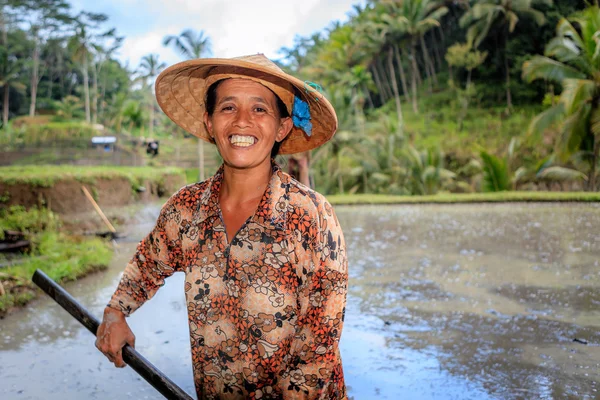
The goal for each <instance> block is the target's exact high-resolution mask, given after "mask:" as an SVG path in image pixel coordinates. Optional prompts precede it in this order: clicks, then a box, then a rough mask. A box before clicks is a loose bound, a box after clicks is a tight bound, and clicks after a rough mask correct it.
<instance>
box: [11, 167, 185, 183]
mask: <svg viewBox="0 0 600 400" xmlns="http://www.w3.org/2000/svg"><path fill="white" fill-rule="evenodd" d="M167 175H180V176H181V177H182V181H183V179H185V178H184V177H183V176H184V171H183V170H182V169H180V168H176V167H161V168H155V167H118V166H95V167H79V166H74V165H27V166H10V167H0V182H2V183H6V184H8V185H14V184H28V185H32V186H40V187H51V186H52V185H54V184H55V183H56V182H59V181H65V180H71V179H74V180H77V181H79V182H82V183H94V181H95V180H96V179H101V178H104V179H114V178H126V179H128V180H129V182H131V185H132V187H137V186H140V185H142V184H143V183H144V182H145V181H150V182H154V183H161V182H162V181H163V180H164V178H165V176H167Z"/></svg>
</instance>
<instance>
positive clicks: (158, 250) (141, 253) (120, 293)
mask: <svg viewBox="0 0 600 400" xmlns="http://www.w3.org/2000/svg"><path fill="white" fill-rule="evenodd" d="M175 196H177V195H174V196H173V197H171V198H170V199H169V200H168V201H167V202H166V203H165V205H163V207H162V209H161V212H160V215H159V217H158V220H157V221H156V225H155V227H154V229H152V231H151V232H150V233H149V234H148V235H147V236H146V237H145V238H144V239H143V240H142V241H141V242H140V243H139V244H138V246H137V249H136V252H135V254H134V255H133V257H132V258H131V260H130V261H129V263H128V264H127V266H126V267H125V271H124V272H123V276H122V278H121V281H120V282H119V285H118V286H117V289H116V291H115V293H114V294H113V296H112V298H111V299H110V301H109V303H108V306H109V307H111V308H113V309H115V310H118V311H121V312H123V314H125V316H129V315H130V314H131V313H133V312H134V311H135V310H137V309H138V308H139V307H140V306H141V305H142V304H144V303H145V302H146V301H147V300H149V299H150V298H152V296H154V294H155V293H156V291H157V290H158V289H159V288H160V287H161V286H162V285H164V283H165V279H166V278H168V277H169V276H171V275H173V273H174V272H176V271H179V270H180V268H181V265H182V249H181V240H180V239H179V235H178V233H179V222H180V220H181V214H180V211H179V209H178V207H177V205H176V201H175Z"/></svg>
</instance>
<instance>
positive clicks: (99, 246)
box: [0, 207, 112, 316]
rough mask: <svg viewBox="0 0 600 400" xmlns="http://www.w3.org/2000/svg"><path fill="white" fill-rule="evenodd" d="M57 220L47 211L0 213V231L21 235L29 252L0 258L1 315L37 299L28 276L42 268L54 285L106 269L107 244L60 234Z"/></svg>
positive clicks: (3, 211) (18, 209) (12, 208)
mask: <svg viewBox="0 0 600 400" xmlns="http://www.w3.org/2000/svg"><path fill="white" fill-rule="evenodd" d="M59 228H60V221H58V219H57V217H56V216H55V215H54V214H53V213H51V212H49V211H47V210H37V209H31V210H25V209H23V208H22V207H11V208H10V209H8V210H6V209H4V210H0V230H1V229H11V230H18V231H21V232H24V233H25V234H26V237H27V238H28V239H29V241H30V243H31V246H30V247H31V251H30V253H29V254H27V255H24V256H22V257H17V258H11V259H7V258H6V257H5V256H3V255H2V256H0V264H4V265H5V266H6V268H3V269H1V270H0V282H1V283H2V286H3V288H4V290H5V294H4V295H2V296H0V316H2V315H3V314H5V313H6V312H7V310H8V309H10V308H11V307H14V306H22V305H24V304H26V303H27V302H28V301H30V300H31V299H33V298H34V297H35V296H36V293H37V291H36V289H35V286H34V285H33V283H32V282H31V276H32V275H33V273H34V272H35V270H36V269H42V270H43V271H44V272H45V273H46V274H47V275H48V276H50V277H51V278H52V279H54V280H55V281H57V282H59V283H60V282H65V281H69V280H74V279H77V278H79V277H81V276H84V275H86V274H88V273H90V272H92V271H96V270H100V269H105V268H107V266H108V263H109V262H110V259H111V258H112V250H111V249H110V247H109V245H108V244H107V243H106V242H104V241H103V240H101V239H98V238H95V237H94V238H86V237H80V236H72V235H67V234H65V233H61V232H59Z"/></svg>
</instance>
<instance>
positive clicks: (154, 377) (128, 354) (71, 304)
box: [32, 269, 192, 400]
mask: <svg viewBox="0 0 600 400" xmlns="http://www.w3.org/2000/svg"><path fill="white" fill-rule="evenodd" d="M32 281H33V282H34V283H35V284H36V285H38V286H39V287H40V288H41V289H42V290H43V291H44V292H46V294H47V295H48V296H50V297H52V298H53V299H54V301H56V302H57V303H58V304H59V305H60V306H61V307H62V308H64V309H65V310H66V311H67V312H69V314H71V315H72V316H73V317H75V319H76V320H77V321H79V322H81V324H82V325H83V326H85V327H86V328H87V329H88V330H89V331H90V332H92V333H93V334H94V336H96V331H97V330H98V326H100V322H99V321H98V320H97V319H96V318H95V317H94V316H93V315H92V314H90V313H89V312H88V311H87V310H86V309H85V308H84V307H83V306H82V305H81V304H79V303H78V302H77V300H75V299H74V298H73V297H72V296H71V295H70V294H69V293H68V292H67V291H66V290H64V289H63V288H62V287H61V286H59V285H58V284H57V283H56V282H54V281H53V280H52V279H50V278H49V277H48V276H47V275H46V274H45V273H44V272H43V271H41V270H39V269H38V270H36V271H35V273H34V274H33V277H32ZM123 360H124V361H125V362H126V363H127V364H128V365H129V366H130V367H131V368H132V369H133V370H134V371H135V372H137V373H138V374H140V376H141V377H142V378H144V379H145V380H146V381H148V383H149V384H151V385H152V386H153V387H154V388H155V389H156V390H158V391H159V392H160V393H161V394H162V395H163V396H165V397H166V398H167V399H173V400H192V397H190V395H188V394H187V393H186V392H184V391H183V389H181V388H180V387H179V386H177V385H176V384H175V383H174V382H173V381H171V380H170V379H169V378H168V377H167V376H165V375H164V374H163V373H162V372H160V371H159V370H158V369H157V368H156V367H155V366H154V365H152V363H150V361H148V360H146V359H145V358H144V357H142V355H141V354H140V353H138V352H137V351H136V350H135V349H134V348H133V347H131V346H129V345H128V344H126V345H125V346H124V347H123Z"/></svg>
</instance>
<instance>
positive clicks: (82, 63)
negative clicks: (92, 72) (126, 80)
mask: <svg viewBox="0 0 600 400" xmlns="http://www.w3.org/2000/svg"><path fill="white" fill-rule="evenodd" d="M107 19H108V17H107V16H106V15H104V14H96V13H89V12H81V13H80V14H79V16H78V17H77V19H76V26H75V32H74V34H73V36H72V37H71V38H70V39H69V42H68V48H69V50H70V52H71V55H72V58H73V60H74V61H75V62H76V63H77V64H79V67H80V70H81V74H82V75H83V93H84V102H85V120H86V122H88V123H89V122H91V111H90V110H91V106H90V104H91V102H90V79H89V66H90V61H91V58H92V55H93V51H94V41H95V40H97V39H98V38H99V37H103V36H105V35H106V33H102V34H97V33H95V32H94V29H96V28H97V27H98V25H99V24H100V23H101V22H105V21H106V20H107ZM111 31H112V30H111ZM111 31H109V33H110V32H111Z"/></svg>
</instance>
